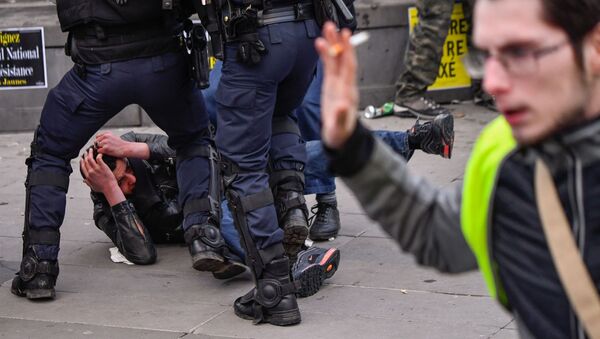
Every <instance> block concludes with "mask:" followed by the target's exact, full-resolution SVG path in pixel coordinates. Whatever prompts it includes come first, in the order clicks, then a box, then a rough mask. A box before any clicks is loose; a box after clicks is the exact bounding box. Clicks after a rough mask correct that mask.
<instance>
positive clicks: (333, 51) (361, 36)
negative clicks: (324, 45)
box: [329, 31, 369, 57]
mask: <svg viewBox="0 0 600 339" xmlns="http://www.w3.org/2000/svg"><path fill="white" fill-rule="evenodd" d="M367 40H369V33H367V32H365V31H362V32H360V33H357V34H355V35H353V36H351V37H350V45H352V46H353V47H356V46H358V45H360V44H362V43H365V42H366V41H367ZM343 50H344V48H343V47H342V45H341V44H335V45H333V46H331V47H329V56H331V57H336V56H338V55H339V54H340V53H341V52H342V51H343Z"/></svg>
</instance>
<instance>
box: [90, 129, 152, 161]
mask: <svg viewBox="0 0 600 339" xmlns="http://www.w3.org/2000/svg"><path fill="white" fill-rule="evenodd" d="M94 145H95V146H96V148H97V149H98V153H101V154H106V155H110V156H113V157H115V158H137V159H149V158H150V148H149V147H148V145H147V144H145V143H143V142H130V141H125V140H123V139H121V138H120V137H119V136H117V135H114V134H113V133H112V132H110V131H107V132H102V133H100V134H98V135H96V140H95V141H94Z"/></svg>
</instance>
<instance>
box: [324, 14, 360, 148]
mask: <svg viewBox="0 0 600 339" xmlns="http://www.w3.org/2000/svg"><path fill="white" fill-rule="evenodd" d="M351 35H352V33H351V32H350V31H349V30H348V29H343V30H342V31H341V32H339V33H338V32H337V29H336V27H335V25H334V24H333V23H331V22H328V23H326V24H325V25H324V26H323V37H321V38H318V39H317V40H316V42H315V46H316V48H317V51H318V52H319V55H320V56H321V61H322V63H323V85H322V87H321V120H322V126H323V127H322V129H321V135H322V137H323V142H324V143H325V145H327V146H328V147H330V148H332V149H340V148H342V147H343V146H344V144H345V142H346V141H347V140H348V138H350V136H351V135H352V133H353V132H354V130H355V129H356V123H357V116H356V112H357V110H358V87H357V86H356V68H357V61H356V53H355V52H354V47H352V45H351V44H350V36H351ZM334 46H336V47H334ZM332 50H335V51H336V53H331V51H332Z"/></svg>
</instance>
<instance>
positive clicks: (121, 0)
mask: <svg viewBox="0 0 600 339" xmlns="http://www.w3.org/2000/svg"><path fill="white" fill-rule="evenodd" d="M113 1H114V2H115V3H116V4H117V5H119V6H125V5H127V0H113Z"/></svg>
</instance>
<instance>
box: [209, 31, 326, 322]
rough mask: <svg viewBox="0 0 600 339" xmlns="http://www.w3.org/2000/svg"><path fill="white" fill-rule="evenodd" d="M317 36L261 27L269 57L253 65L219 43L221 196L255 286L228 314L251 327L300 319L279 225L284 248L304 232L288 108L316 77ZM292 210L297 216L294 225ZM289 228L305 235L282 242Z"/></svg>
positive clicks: (299, 159) (296, 139) (295, 133)
mask: <svg viewBox="0 0 600 339" xmlns="http://www.w3.org/2000/svg"><path fill="white" fill-rule="evenodd" d="M318 34H319V28H318V26H317V24H316V22H315V20H314V19H307V20H298V21H288V22H280V23H276V24H270V25H267V26H262V27H259V28H258V38H259V39H260V41H262V43H263V44H264V46H265V47H266V49H267V50H268V52H267V53H266V54H264V55H262V59H261V60H260V62H259V63H258V64H255V65H246V64H243V63H241V62H240V61H239V58H238V55H237V54H238V53H237V52H238V47H239V44H240V42H228V43H226V45H225V59H224V62H223V66H222V75H221V80H220V83H219V86H218V88H217V92H216V102H217V113H218V114H217V125H218V128H217V134H216V139H215V141H216V144H217V148H218V149H219V151H220V153H221V156H222V158H223V159H224V161H225V163H226V164H228V165H227V166H228V168H225V170H224V173H223V175H224V180H225V190H226V196H227V197H228V200H229V203H230V204H231V206H232V212H233V214H234V220H235V222H236V227H238V229H239V232H240V235H241V236H242V243H243V246H244V247H245V251H246V253H247V254H248V255H247V263H248V265H249V266H250V267H251V268H252V270H253V273H254V275H255V278H256V280H257V288H255V289H253V290H252V291H250V292H249V293H248V294H246V295H245V296H243V297H240V298H238V299H237V300H236V302H235V306H234V309H235V312H236V314H237V315H238V316H240V317H242V318H250V319H252V318H253V319H254V320H255V321H256V322H260V321H266V322H270V323H272V324H275V325H290V324H294V323H298V322H300V313H299V309H298V306H297V304H296V300H295V297H294V296H293V288H292V287H290V285H291V284H290V281H289V274H288V273H289V270H288V259H287V258H286V257H285V256H284V249H283V246H282V242H283V241H284V231H283V230H282V228H285V229H286V230H285V237H286V241H288V242H289V243H292V242H293V241H294V240H295V241H297V242H299V243H300V244H301V243H303V241H304V239H305V238H306V236H307V234H308V228H307V226H306V213H305V212H302V211H301V210H306V206H305V204H304V198H303V193H302V191H303V186H304V177H303V173H302V172H303V170H304V165H305V163H306V149H305V145H304V142H303V141H302V139H301V137H300V133H299V130H298V127H297V119H296V117H295V115H294V111H295V109H296V108H297V107H298V106H299V105H300V103H301V102H302V99H303V97H304V94H305V93H306V90H307V88H308V86H309V85H310V83H311V81H312V79H313V76H314V71H315V67H316V62H317V58H318V57H317V53H316V50H315V48H314V39H315V38H316V37H317V36H318ZM227 166H226V167H227ZM271 189H273V193H271ZM274 203H275V204H274ZM276 207H277V209H276ZM291 210H295V211H296V212H299V213H296V214H297V215H296V219H295V221H294V220H292V219H293V217H290V215H291V214H290V213H291V212H290V211H291ZM290 218H292V219H290ZM278 219H279V220H278ZM302 225H303V226H302ZM288 226H289V229H292V228H294V227H295V228H296V229H301V228H304V230H302V232H304V233H301V235H300V236H299V237H298V238H296V239H291V238H288V237H294V235H293V233H294V231H290V232H288V230H289V229H288ZM291 247H292V246H290V248H291ZM288 249H289V248H286V251H287V250H288ZM297 249H299V245H298V247H297ZM297 249H296V248H294V249H293V250H291V251H292V252H297ZM288 255H293V253H290V252H288ZM276 285H277V286H276ZM276 291H277V292H276Z"/></svg>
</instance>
